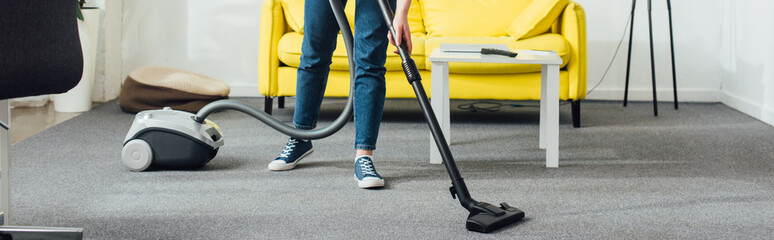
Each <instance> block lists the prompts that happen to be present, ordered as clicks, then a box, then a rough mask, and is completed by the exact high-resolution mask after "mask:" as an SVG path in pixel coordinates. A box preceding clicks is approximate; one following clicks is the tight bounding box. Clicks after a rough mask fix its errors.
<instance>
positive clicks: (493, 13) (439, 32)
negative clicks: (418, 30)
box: [420, 0, 529, 37]
mask: <svg viewBox="0 0 774 240" xmlns="http://www.w3.org/2000/svg"><path fill="white" fill-rule="evenodd" d="M420 4H421V5H422V14H423V15H424V23H425V29H426V30H427V36H428V37H469V36H481V37H499V36H506V35H508V33H507V31H506V29H507V28H508V26H510V25H511V23H512V22H513V19H514V18H516V16H517V15H518V14H519V13H521V11H522V9H524V8H525V7H526V6H527V4H529V1H513V0H478V1H470V0H422V1H420Z"/></svg>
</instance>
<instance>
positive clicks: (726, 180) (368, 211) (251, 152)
mask: <svg viewBox="0 0 774 240" xmlns="http://www.w3.org/2000/svg"><path fill="white" fill-rule="evenodd" d="M240 100H244V101H248V102H250V103H251V104H254V105H255V106H262V105H263V102H262V101H263V100H262V99H255V98H243V99H240ZM292 101H293V100H292V99H289V101H288V105H289V107H288V108H286V109H277V110H275V115H276V116H278V117H279V118H281V119H284V120H289V119H290V115H291V113H292ZM464 103H468V102H467V101H452V105H453V106H456V105H458V104H464ZM500 103H503V104H504V106H502V107H501V109H500V110H499V111H498V112H486V111H477V112H470V111H463V110H459V109H454V111H453V112H452V136H451V139H452V140H451V142H452V146H451V150H452V152H453V154H454V156H455V159H456V160H457V164H458V166H459V168H460V170H461V173H462V175H463V177H465V179H466V182H467V183H468V187H469V188H470V190H471V193H472V195H473V197H474V198H475V199H477V200H479V201H486V202H489V203H493V204H497V203H500V202H508V203H509V204H510V205H512V206H515V207H518V208H521V209H523V210H524V211H525V212H526V213H527V218H526V219H525V220H523V221H521V222H520V223H518V224H516V225H514V226H511V227H507V228H504V229H502V230H500V231H497V232H494V233H491V234H486V235H484V234H479V233H473V232H468V231H467V230H465V228H464V222H465V219H466V217H467V212H466V211H465V210H464V209H463V208H462V207H460V205H459V203H458V202H457V200H455V199H452V198H451V196H450V194H449V191H448V187H449V186H450V180H449V177H448V175H447V174H446V171H445V170H444V168H443V166H442V165H430V164H428V161H429V160H428V144H429V141H430V140H429V131H428V129H427V125H426V123H424V121H423V119H422V115H421V112H420V111H419V107H418V106H417V104H416V101H415V100H411V99H407V100H389V101H388V102H387V106H386V110H385V116H384V122H383V125H382V128H381V135H380V138H379V143H378V150H377V151H376V162H375V163H376V167H377V170H378V171H379V172H380V173H381V174H382V175H383V176H385V179H386V181H387V186H386V187H385V188H384V189H381V190H362V189H359V188H357V186H356V182H355V180H354V179H353V177H352V169H353V163H352V159H353V157H354V156H353V155H354V151H353V150H352V141H353V139H354V131H353V126H352V123H350V124H348V125H347V126H346V127H345V128H344V129H343V130H342V131H341V132H339V133H337V134H336V135H334V136H332V137H330V138H327V139H322V140H318V141H315V142H314V143H315V148H316V151H315V153H314V154H312V155H311V156H310V158H308V159H305V160H304V161H303V162H301V164H300V165H299V166H298V167H297V169H295V170H293V171H288V172H270V171H268V170H267V169H266V166H267V164H268V163H269V161H270V160H271V159H273V158H274V157H275V156H276V154H278V153H279V151H280V150H281V148H282V146H283V145H284V142H285V140H286V137H284V136H282V135H281V134H279V133H276V132H274V131H273V130H271V129H269V128H268V127H266V126H264V125H263V124H261V123H259V122H258V121H255V120H252V119H251V118H248V117H247V116H246V115H243V114H241V113H238V112H221V113H216V114H214V115H212V116H211V117H210V119H212V120H213V121H215V122H216V123H218V124H219V125H220V127H221V128H222V129H223V132H224V135H225V140H226V145H225V146H224V147H222V148H221V149H220V152H219V155H218V156H217V157H216V158H215V160H213V161H212V162H211V163H210V164H208V165H207V166H205V167H204V168H203V169H200V170H194V171H151V172H140V173H136V172H130V171H128V170H127V169H126V168H125V167H124V166H123V164H122V163H121V162H120V152H121V142H122V140H123V138H124V135H125V134H126V131H127V130H128V128H129V126H130V124H131V122H132V119H133V115H132V114H127V113H123V112H121V111H120V110H119V108H118V106H117V104H116V102H115V101H113V102H108V103H105V104H102V105H100V106H99V107H97V108H95V109H94V110H92V111H90V112H87V113H84V114H82V115H80V116H78V117H76V118H73V119H71V120H69V121H66V122H64V123H62V124H60V125H57V126H55V127H53V128H51V129H49V130H46V131H44V132H42V133H40V134H37V135H35V136H33V137H31V138H28V139H26V140H24V141H22V142H20V143H18V144H15V145H13V146H12V148H11V151H12V152H11V159H12V163H13V172H12V174H13V175H12V176H11V177H12V181H13V182H12V184H13V187H12V194H13V195H12V199H13V210H14V214H15V215H14V217H15V218H14V224H15V225H33V226H34V225H37V226H63V227H82V228H84V229H85V230H84V231H85V237H86V238H88V239H327V238H329V239H366V238H375V239H490V238H491V239H514V238H520V239H568V238H570V239H766V238H768V239H771V236H772V235H771V234H772V233H773V232H774V174H772V173H774V128H773V127H771V126H770V125H767V124H764V123H762V122H760V121H758V120H755V119H753V118H751V117H748V116H746V115H744V114H742V113H739V112H737V111H735V110H733V109H730V108H729V107H727V106H724V105H722V104H690V103H683V104H681V105H680V110H673V109H671V108H670V105H669V104H663V105H662V106H661V108H660V109H659V110H661V112H660V114H661V115H660V116H659V117H654V116H652V108H651V105H650V103H632V104H630V105H629V107H626V108H624V107H622V106H621V105H620V103H618V102H594V101H586V102H584V103H583V108H582V110H583V115H582V116H583V118H582V120H583V121H582V124H583V127H582V128H579V129H574V128H572V124H571V120H570V108H569V107H570V106H569V105H567V104H565V105H563V106H562V107H561V128H560V139H561V140H560V162H559V163H560V168H558V169H547V168H545V160H544V152H543V151H541V150H539V149H538V112H539V109H538V108H536V107H534V105H535V104H536V102H500ZM514 104H519V105H527V106H525V107H514V106H513V105H514ZM342 105H343V100H339V99H333V100H326V102H325V105H324V108H323V113H322V118H323V120H324V121H323V122H322V123H321V125H327V123H328V122H330V121H332V119H333V118H334V117H335V116H337V115H338V113H339V111H340V109H341V108H342V107H343V106H342ZM481 106H483V105H481Z"/></svg>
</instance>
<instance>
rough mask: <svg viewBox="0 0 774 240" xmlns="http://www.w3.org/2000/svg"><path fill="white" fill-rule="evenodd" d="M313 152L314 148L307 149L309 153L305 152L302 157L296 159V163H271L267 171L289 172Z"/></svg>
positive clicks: (276, 161)
mask: <svg viewBox="0 0 774 240" xmlns="http://www.w3.org/2000/svg"><path fill="white" fill-rule="evenodd" d="M312 152H314V147H312V149H309V151H306V152H305V153H304V154H303V155H301V156H300V157H298V159H296V161H293V162H292V163H285V162H284V161H278V160H275V161H271V162H270V163H269V170H271V171H285V170H291V169H293V168H295V167H296V164H298V162H300V161H301V160H302V159H304V158H305V157H306V156H309V154H312Z"/></svg>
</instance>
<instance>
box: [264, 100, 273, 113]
mask: <svg viewBox="0 0 774 240" xmlns="http://www.w3.org/2000/svg"><path fill="white" fill-rule="evenodd" d="M263 99H264V100H263V111H264V112H266V113H268V114H269V115H271V107H272V105H273V104H272V102H273V100H274V98H272V97H264V98H263Z"/></svg>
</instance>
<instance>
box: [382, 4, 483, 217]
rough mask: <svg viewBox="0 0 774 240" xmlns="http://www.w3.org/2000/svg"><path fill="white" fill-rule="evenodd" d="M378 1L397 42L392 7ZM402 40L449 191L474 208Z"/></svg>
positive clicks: (400, 48) (401, 48)
mask: <svg viewBox="0 0 774 240" xmlns="http://www.w3.org/2000/svg"><path fill="white" fill-rule="evenodd" d="M377 2H379V7H380V8H381V10H382V16H383V17H384V22H385V23H386V24H387V27H388V28H389V30H390V33H391V34H390V36H391V37H392V38H393V39H392V40H393V42H396V43H397V42H398V41H396V39H395V38H397V37H402V36H399V35H398V34H397V32H396V31H395V28H393V26H392V20H393V18H395V16H394V14H393V12H392V8H391V7H390V3H389V2H387V0H377ZM400 42H401V44H400V46H398V55H400V58H401V60H402V63H401V65H402V66H403V72H404V73H405V74H406V79H408V81H409V83H410V84H411V86H412V87H413V88H414V94H415V95H416V96H417V100H419V106H420V107H421V108H422V112H423V113H424V115H425V119H426V120H427V124H428V125H429V126H430V132H432V135H433V138H434V139H435V143H436V145H437V146H438V150H439V151H440V152H441V158H442V159H443V162H444V165H445V166H446V171H447V172H449V177H450V178H451V180H452V187H451V188H450V189H449V191H450V192H451V194H452V197H455V195H456V197H458V198H459V200H460V204H462V206H463V207H464V208H466V209H468V210H470V209H473V207H474V206H475V205H476V203H477V202H476V201H475V200H473V199H472V198H471V197H470V193H469V192H468V188H467V186H465V182H464V180H463V179H462V176H460V172H459V170H458V169H457V166H456V164H455V163H454V158H453V157H452V154H451V150H449V144H448V143H447V142H446V138H445V137H444V136H443V132H442V131H441V127H440V125H439V124H438V119H437V118H436V117H435V113H434V112H433V108H432V107H431V105H430V101H429V100H428V98H427V93H426V92H425V89H424V86H422V81H421V80H422V77H421V76H420V75H419V69H418V68H417V65H416V63H414V60H413V59H411V54H409V51H408V47H407V46H406V41H400Z"/></svg>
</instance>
